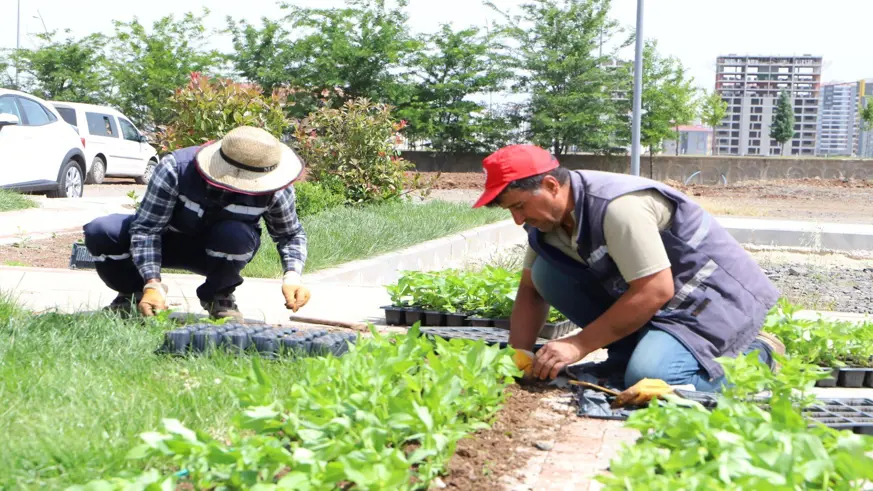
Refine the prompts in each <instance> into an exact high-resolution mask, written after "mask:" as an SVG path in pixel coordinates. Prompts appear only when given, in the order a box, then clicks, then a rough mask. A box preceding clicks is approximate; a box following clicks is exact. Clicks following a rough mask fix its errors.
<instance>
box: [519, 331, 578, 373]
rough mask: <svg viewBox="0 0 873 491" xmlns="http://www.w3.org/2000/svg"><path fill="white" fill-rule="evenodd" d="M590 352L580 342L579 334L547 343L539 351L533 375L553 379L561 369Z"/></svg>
mask: <svg viewBox="0 0 873 491" xmlns="http://www.w3.org/2000/svg"><path fill="white" fill-rule="evenodd" d="M588 353H589V352H588V351H587V350H586V349H585V348H584V347H583V346H582V344H581V343H579V338H578V337H577V336H571V337H569V338H565V339H558V340H555V341H551V342H549V343H546V344H545V345H544V346H543V347H542V348H541V349H540V350H539V352H537V357H536V359H535V360H534V366H533V376H534V377H536V378H538V379H540V380H545V379H546V378H547V377H548V378H552V379H553V378H555V377H557V376H558V373H559V372H560V371H561V369H563V368H564V367H566V366H567V365H571V364H573V363H576V362H577V361H579V360H581V359H582V358H585V356H586V355H587V354H588Z"/></svg>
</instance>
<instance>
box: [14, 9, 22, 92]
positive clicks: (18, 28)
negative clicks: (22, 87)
mask: <svg viewBox="0 0 873 491" xmlns="http://www.w3.org/2000/svg"><path fill="white" fill-rule="evenodd" d="M19 49H21V0H18V18H17V19H16V21H15V54H16V55H18V50H19ZM15 88H16V89H18V57H17V56H16V57H15Z"/></svg>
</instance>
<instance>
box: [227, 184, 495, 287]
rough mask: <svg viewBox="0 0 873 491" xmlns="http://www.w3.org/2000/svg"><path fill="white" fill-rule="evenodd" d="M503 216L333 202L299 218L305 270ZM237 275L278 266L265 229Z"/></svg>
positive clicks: (448, 206)
mask: <svg viewBox="0 0 873 491" xmlns="http://www.w3.org/2000/svg"><path fill="white" fill-rule="evenodd" d="M507 218H509V215H508V214H507V212H506V211H505V210H502V209H491V208H484V209H472V208H470V206H469V205H466V204H460V203H449V202H445V201H430V202H427V203H424V204H412V203H403V202H401V203H387V204H382V205H374V206H369V207H365V208H333V209H330V210H327V211H323V212H321V213H318V214H316V215H313V216H310V217H306V218H303V219H301V221H302V223H303V228H304V230H305V231H306V236H307V238H308V240H309V257H308V259H307V261H306V272H312V271H316V270H319V269H324V268H328V267H331V266H336V265H338V264H342V263H346V262H349V261H354V260H356V259H364V258H368V257H372V256H376V255H379V254H384V253H386V252H391V251H395V250H398V249H403V248H406V247H410V246H413V245H415V244H419V243H421V242H425V241H428V240H432V239H438V238H440V237H445V236H447V235H452V234H455V233H459V232H463V231H464V230H469V229H471V228H475V227H479V226H481V225H487V224H489V223H494V222H497V221H500V220H505V219H507ZM243 276H248V277H255V278H278V277H281V276H282V266H281V263H280V261H279V255H278V253H277V252H276V246H275V245H274V243H273V241H271V240H270V238H269V236H267V234H266V228H265V229H264V237H263V240H262V243H261V248H260V250H259V251H258V253H257V255H255V258H254V259H253V260H252V262H251V263H250V264H249V265H248V266H247V267H246V269H245V270H243Z"/></svg>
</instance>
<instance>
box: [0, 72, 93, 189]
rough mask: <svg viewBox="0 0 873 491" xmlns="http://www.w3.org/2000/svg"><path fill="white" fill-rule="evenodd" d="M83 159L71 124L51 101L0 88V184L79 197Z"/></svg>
mask: <svg viewBox="0 0 873 491" xmlns="http://www.w3.org/2000/svg"><path fill="white" fill-rule="evenodd" d="M86 162H87V160H85V149H84V147H83V146H82V141H81V140H80V139H79V135H77V134H76V130H75V129H73V128H71V127H70V125H69V124H67V123H66V122H64V120H63V119H61V116H60V114H58V113H57V111H55V109H54V108H53V107H52V106H51V104H49V103H47V102H46V101H44V100H42V99H40V98H39V97H35V96H32V95H30V94H26V93H24V92H18V91H16V90H8V89H0V165H2V167H0V188H4V189H12V190H15V191H20V192H25V193H46V194H47V195H48V196H49V197H51V198H58V197H60V198H79V197H81V196H82V191H83V189H84V176H85V174H86V173H87V172H88V166H87V164H86Z"/></svg>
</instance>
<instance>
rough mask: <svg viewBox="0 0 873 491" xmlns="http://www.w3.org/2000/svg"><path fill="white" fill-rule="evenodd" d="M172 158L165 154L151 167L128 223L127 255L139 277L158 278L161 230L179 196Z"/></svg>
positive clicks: (159, 274)
mask: <svg viewBox="0 0 873 491" xmlns="http://www.w3.org/2000/svg"><path fill="white" fill-rule="evenodd" d="M178 182H179V175H178V171H177V169H176V159H175V158H174V157H173V155H172V154H167V155H165V156H164V157H163V158H162V159H161V162H160V164H158V165H157V166H156V167H155V170H154V173H153V174H152V177H151V179H149V185H148V188H146V192H145V196H143V199H142V202H141V203H140V205H139V208H138V209H137V211H136V218H135V219H134V220H133V223H131V224H130V255H131V257H132V258H133V263H134V264H135V265H136V268H137V269H138V270H139V274H140V275H142V278H143V280H145V281H149V280H152V279H158V280H160V279H161V234H163V232H164V230H165V229H166V228H167V225H168V224H169V223H170V218H172V216H173V208H174V207H175V206H176V199H177V198H178V196H179V190H178V187H177V185H178Z"/></svg>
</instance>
